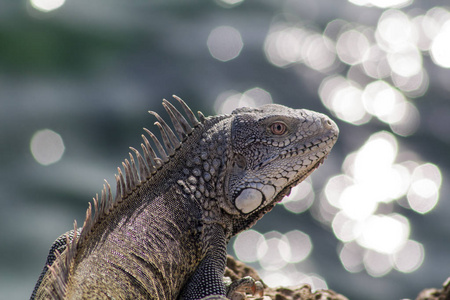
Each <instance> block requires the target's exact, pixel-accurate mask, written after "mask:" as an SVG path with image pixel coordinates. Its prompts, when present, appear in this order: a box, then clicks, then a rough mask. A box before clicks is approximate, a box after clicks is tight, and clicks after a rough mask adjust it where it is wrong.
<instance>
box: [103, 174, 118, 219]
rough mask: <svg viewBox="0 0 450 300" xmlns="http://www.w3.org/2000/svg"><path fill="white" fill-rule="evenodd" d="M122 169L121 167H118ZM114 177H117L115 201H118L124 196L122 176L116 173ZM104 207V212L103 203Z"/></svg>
mask: <svg viewBox="0 0 450 300" xmlns="http://www.w3.org/2000/svg"><path fill="white" fill-rule="evenodd" d="M118 169H119V170H120V168H118ZM114 177H115V178H116V198H115V199H114V202H115V203H118V202H119V201H120V199H121V198H122V183H121V181H120V176H119V175H114ZM101 207H102V212H104V210H103V205H101Z"/></svg>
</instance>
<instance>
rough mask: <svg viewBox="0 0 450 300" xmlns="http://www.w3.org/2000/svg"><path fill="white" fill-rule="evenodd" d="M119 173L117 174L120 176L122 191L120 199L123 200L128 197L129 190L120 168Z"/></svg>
mask: <svg viewBox="0 0 450 300" xmlns="http://www.w3.org/2000/svg"><path fill="white" fill-rule="evenodd" d="M117 172H118V173H117V174H119V175H118V176H119V182H120V191H121V194H120V199H123V198H125V196H126V195H127V188H126V185H125V179H124V178H123V173H122V170H121V169H120V168H117ZM119 201H120V200H119Z"/></svg>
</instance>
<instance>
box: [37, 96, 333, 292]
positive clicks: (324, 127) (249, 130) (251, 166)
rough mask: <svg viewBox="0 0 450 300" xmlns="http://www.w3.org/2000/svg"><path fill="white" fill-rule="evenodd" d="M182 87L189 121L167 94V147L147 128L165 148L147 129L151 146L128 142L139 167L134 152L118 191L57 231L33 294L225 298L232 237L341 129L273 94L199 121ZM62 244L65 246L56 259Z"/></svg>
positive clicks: (324, 151) (311, 164)
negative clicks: (71, 227) (66, 230)
mask: <svg viewBox="0 0 450 300" xmlns="http://www.w3.org/2000/svg"><path fill="white" fill-rule="evenodd" d="M175 98H176V99H177V100H178V102H179V103H180V104H181V106H182V107H183V110H184V111H185V114H186V116H187V117H188V120H189V121H190V123H191V125H190V124H189V123H188V122H187V121H186V119H185V118H184V117H183V116H182V115H181V113H180V112H179V111H178V110H176V109H175V107H173V106H172V105H171V104H170V103H169V102H167V101H164V102H163V105H164V107H165V108H166V110H167V112H168V113H169V116H170V117H171V120H172V123H173V125H174V128H175V131H176V134H175V133H174V132H173V131H172V130H171V129H170V128H169V126H167V124H166V123H165V122H164V121H163V120H162V119H161V118H160V117H159V116H158V115H157V114H155V113H153V114H154V115H155V116H156V117H157V119H158V122H157V123H156V125H158V127H159V128H160V130H161V135H162V137H163V144H164V148H165V149H164V148H163V147H162V146H161V144H160V142H159V141H158V140H157V139H156V138H155V137H154V135H153V134H152V133H151V132H149V131H148V130H146V131H147V133H148V135H149V136H150V137H151V138H152V140H153V142H154V144H155V148H156V149H157V150H158V152H159V157H158V156H157V155H156V154H155V151H154V150H153V148H152V147H151V146H150V143H149V141H148V140H147V138H146V137H145V136H144V135H143V136H142V137H143V140H144V143H143V144H142V145H141V146H142V155H141V154H139V152H138V151H137V150H135V149H133V148H131V149H132V150H133V152H134V154H135V157H136V159H137V162H138V165H139V168H137V167H136V165H137V164H136V163H135V158H134V157H133V156H132V155H131V154H130V159H129V160H125V162H124V163H123V170H124V174H125V175H123V173H122V170H121V169H120V168H119V169H118V175H117V176H116V183H117V193H116V197H115V199H114V200H113V199H112V196H111V191H110V188H109V185H108V184H106V186H105V187H104V189H103V191H102V196H101V197H97V198H96V199H94V212H93V211H92V209H91V205H90V206H89V209H88V211H87V213H86V221H85V223H84V225H83V228H82V230H81V231H80V230H78V231H77V228H76V225H75V231H71V237H68V238H67V239H66V241H65V242H64V239H62V238H60V239H59V240H57V242H55V244H54V245H53V246H52V249H51V251H50V255H49V258H48V259H47V264H49V265H51V266H50V267H49V269H48V270H47V269H46V268H44V271H43V274H42V277H41V278H40V279H39V281H38V283H37V284H36V289H35V291H34V292H33V295H32V299H33V298H36V299H202V298H204V297H207V296H211V295H215V296H217V297H213V298H214V299H219V298H220V299H221V298H223V299H225V297H224V296H225V294H226V291H225V286H224V284H223V281H222V280H223V278H222V277H223V272H224V268H225V260H226V244H227V242H228V241H229V239H230V238H231V237H232V236H233V235H235V234H237V233H239V232H241V231H242V230H245V229H247V228H250V227H251V226H252V225H253V224H254V223H255V222H256V221H257V220H259V219H260V218H261V217H262V216H263V215H264V214H265V213H266V212H268V211H270V210H271V209H272V208H273V206H274V205H275V204H276V203H277V202H278V201H280V200H281V199H282V198H283V196H284V195H286V194H287V193H288V192H289V191H290V188H291V187H292V186H294V185H296V184H298V183H299V182H300V181H302V180H303V179H305V178H306V177H307V176H308V175H309V174H310V173H311V172H312V171H313V170H314V169H315V168H317V167H318V166H319V164H320V163H321V162H323V160H324V158H325V157H326V156H327V155H328V153H329V151H330V150H331V148H332V146H333V145H334V143H335V141H336V139H337V136H338V129H337V126H336V125H335V124H334V123H333V122H332V121H331V120H330V119H329V118H328V117H326V116H325V115H322V114H319V113H315V112H312V111H308V110H294V109H290V108H287V107H284V106H281V105H266V106H263V107H261V108H241V109H237V110H235V111H234V112H233V113H232V114H230V115H222V116H214V117H208V118H205V117H204V116H203V115H202V114H201V113H199V117H200V121H198V120H197V118H196V117H195V116H194V114H193V113H192V112H191V110H190V109H189V108H188V107H187V106H186V104H185V103H184V102H183V101H182V100H181V99H179V98H177V97H175ZM138 169H139V171H138ZM55 249H58V251H61V250H64V251H63V252H62V254H61V255H59V254H56V256H55V259H53V256H52V255H53V253H54V252H55V251H54V250H55ZM53 260H54V262H53ZM213 298H210V299H213Z"/></svg>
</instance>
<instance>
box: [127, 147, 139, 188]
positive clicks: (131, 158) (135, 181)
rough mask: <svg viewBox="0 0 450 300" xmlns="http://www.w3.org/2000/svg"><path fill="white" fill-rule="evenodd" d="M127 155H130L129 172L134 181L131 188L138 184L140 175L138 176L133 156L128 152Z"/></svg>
mask: <svg viewBox="0 0 450 300" xmlns="http://www.w3.org/2000/svg"><path fill="white" fill-rule="evenodd" d="M128 155H129V156H130V165H131V169H130V171H131V174H132V175H133V181H134V186H133V189H134V188H135V187H136V186H137V185H138V184H139V182H140V177H139V172H138V169H137V167H136V162H135V161H134V157H133V155H132V154H131V153H128Z"/></svg>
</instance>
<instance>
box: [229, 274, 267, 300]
mask: <svg viewBox="0 0 450 300" xmlns="http://www.w3.org/2000/svg"><path fill="white" fill-rule="evenodd" d="M247 293H249V294H251V295H252V296H254V297H255V298H262V297H263V296H264V286H263V284H262V283H261V282H260V281H256V280H255V279H253V278H252V277H250V276H245V277H244V278H241V279H239V280H236V281H234V282H233V283H231V284H230V285H229V286H228V289H227V297H228V298H229V299H231V300H242V299H246V294H247Z"/></svg>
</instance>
